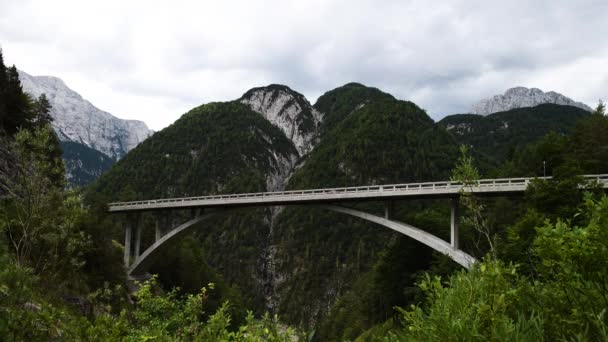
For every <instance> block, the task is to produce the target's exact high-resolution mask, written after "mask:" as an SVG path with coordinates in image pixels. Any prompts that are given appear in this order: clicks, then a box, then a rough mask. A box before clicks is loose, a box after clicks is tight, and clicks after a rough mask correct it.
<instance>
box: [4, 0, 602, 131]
mask: <svg viewBox="0 0 608 342" xmlns="http://www.w3.org/2000/svg"><path fill="white" fill-rule="evenodd" d="M0 46H1V47H2V49H3V51H4V55H5V60H6V62H7V63H10V64H13V63H15V64H17V67H18V68H20V69H23V70H24V71H26V72H28V73H30V74H32V75H51V76H57V77H60V78H62V79H63V80H64V81H65V82H66V83H67V85H68V86H69V87H71V88H72V89H74V90H75V91H77V92H78V93H80V94H81V95H83V97H85V98H86V99H88V100H90V101H91V102H92V103H93V104H94V105H96V106H97V107H99V108H101V109H103V110H106V111H108V112H110V113H112V114H114V115H116V116H118V117H120V118H128V119H140V120H143V121H145V122H146V123H147V124H148V125H149V126H150V127H151V128H152V129H155V130H159V129H161V128H163V127H165V126H167V125H169V124H171V123H172V122H173V121H175V120H176V119H177V118H178V117H179V116H180V115H181V114H183V113H185V112H186V111H188V110H189V109H190V108H192V107H194V106H197V105H200V104H202V103H206V102H210V101H222V100H232V99H235V98H238V97H239V96H241V95H242V94H243V93H244V92H245V91H247V90H248V89H249V88H252V87H255V86H262V85H267V84H270V83H281V84H286V85H288V86H290V87H291V88H292V89H294V90H296V91H299V92H301V93H303V94H304V95H305V96H306V97H307V98H308V99H309V100H310V101H311V102H312V103H314V101H315V100H316V99H317V97H318V96H320V95H322V94H323V93H324V92H325V91H328V90H331V89H333V88H335V87H338V86H341V85H343V84H345V83H348V82H351V81H357V82H361V83H364V84H366V85H370V86H375V87H378V88H380V89H382V90H384V91H386V92H389V93H391V94H393V95H394V96H396V97H397V98H400V99H405V100H411V101H414V102H416V103H417V104H418V105H419V106H421V107H422V108H424V109H426V110H427V111H428V113H429V114H430V115H431V116H432V117H433V118H435V119H439V118H441V117H443V116H445V115H447V114H453V113H459V112H466V111H467V109H468V108H469V107H470V106H471V104H473V103H474V102H476V101H477V100H479V99H481V98H484V97H488V96H491V95H494V94H497V93H502V92H504V90H506V89H507V88H510V87H513V86H520V85H521V86H527V87H538V88H541V89H543V90H544V91H549V90H554V91H557V92H560V93H562V94H564V95H566V96H569V97H571V98H573V99H574V100H577V101H582V102H585V103H587V104H588V105H590V106H592V107H595V105H596V104H597V101H598V99H606V97H607V96H608V1H606V0H597V1H593V0H589V1H583V0H577V1H574V0H564V1H560V0H552V1H540V0H534V1H515V0H502V1H488V0H485V1H466V0H462V1H458V0H451V1H429V0H427V1H406V0H401V1H388V0H386V1H381V0H376V1H358V0H345V1H328V0H323V1H320V0H318V1H317V0H314V1H304V0H300V1H288V0H282V1H254V0H244V1H236V0H234V1H231V0H221V1H220V0H213V1H180V0H173V1H150V0H147V1H131V0H129V1H127V0H121V1H114V0H104V1H63V0H53V1H46V0H31V1H28V0H0Z"/></svg>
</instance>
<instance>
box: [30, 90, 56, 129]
mask: <svg viewBox="0 0 608 342" xmlns="http://www.w3.org/2000/svg"><path fill="white" fill-rule="evenodd" d="M33 110H34V113H33V120H34V122H33V123H34V126H35V127H43V126H46V125H48V124H50V123H51V122H53V117H51V103H50V102H49V99H48V98H47V97H46V94H42V95H40V96H39V97H38V99H37V100H36V101H35V102H34V106H33Z"/></svg>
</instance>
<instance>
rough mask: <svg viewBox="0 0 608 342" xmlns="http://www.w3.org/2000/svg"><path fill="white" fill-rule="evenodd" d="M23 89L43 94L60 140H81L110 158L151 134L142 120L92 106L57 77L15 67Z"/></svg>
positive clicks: (116, 156)
mask: <svg viewBox="0 0 608 342" xmlns="http://www.w3.org/2000/svg"><path fill="white" fill-rule="evenodd" d="M19 78H20V79H21V84H22V85H23V90H24V91H25V92H27V93H29V94H30V95H32V96H34V97H38V96H40V95H41V94H43V93H44V94H46V96H47V98H48V99H49V102H50V104H51V106H52V109H51V115H52V117H53V119H54V122H53V127H54V128H55V131H56V132H57V136H58V137H59V139H60V140H61V141H72V142H77V143H81V144H83V145H85V146H87V147H89V148H92V149H94V150H97V151H99V152H101V153H103V154H105V155H106V156H108V157H110V158H111V159H114V160H118V159H120V158H122V157H123V156H124V155H125V154H126V153H127V152H128V151H129V150H131V149H132V148H134V147H135V146H137V144H139V143H140V142H142V141H143V140H145V139H146V138H147V137H149V136H150V135H152V133H153V131H152V130H150V129H149V128H148V127H147V126H146V124H145V123H143V122H141V121H136V120H122V119H119V118H117V117H115V116H113V115H112V114H110V113H107V112H104V111H102V110H100V109H99V108H97V107H95V106H93V105H92V104H91V103H90V102H89V101H87V100H85V99H83V98H82V96H80V95H79V94H78V93H76V92H75V91H73V90H72V89H70V88H68V87H67V86H66V84H65V83H64V82H63V81H62V80H61V79H59V78H56V77H50V76H31V75H29V74H27V73H25V72H23V71H19Z"/></svg>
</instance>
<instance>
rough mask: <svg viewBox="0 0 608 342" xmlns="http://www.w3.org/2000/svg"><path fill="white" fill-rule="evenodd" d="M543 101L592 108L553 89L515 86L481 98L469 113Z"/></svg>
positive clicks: (485, 113)
mask: <svg viewBox="0 0 608 342" xmlns="http://www.w3.org/2000/svg"><path fill="white" fill-rule="evenodd" d="M543 103H553V104H558V105H567V106H574V107H578V108H581V109H584V110H586V111H589V112H591V111H592V109H591V108H590V107H589V106H587V105H586V104H584V103H581V102H575V101H574V100H572V99H570V98H568V97H566V96H564V95H562V94H559V93H556V92H554V91H549V92H546V93H545V92H543V91H542V90H540V89H538V88H529V89H528V88H525V87H515V88H511V89H508V90H507V91H506V92H505V93H504V94H502V95H494V96H492V97H490V98H487V99H483V100H481V101H479V102H477V103H476V104H474V105H473V106H472V107H471V110H470V111H469V113H472V114H479V115H488V114H492V113H497V112H504V111H507V110H510V109H515V108H523V107H534V106H537V105H539V104H543Z"/></svg>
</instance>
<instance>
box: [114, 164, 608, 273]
mask: <svg viewBox="0 0 608 342" xmlns="http://www.w3.org/2000/svg"><path fill="white" fill-rule="evenodd" d="M583 177H584V179H585V180H587V181H595V182H597V183H598V184H599V185H600V186H602V187H603V188H604V189H608V174H602V175H585V176H583ZM550 178H551V177H541V178H540V179H550ZM533 179H536V178H501V179H483V180H479V181H477V182H475V184H473V185H467V186H465V185H463V184H462V183H459V182H451V181H444V182H427V183H408V184H389V185H372V186H358V187H343V188H326V189H310V190H292V191H278V192H259V193H244V194H226V195H210V196H196V197H183V198H166V199H153V200H143V201H132V202H115V203H110V204H108V211H109V212H110V213H113V214H121V213H122V214H136V215H137V216H138V218H139V216H140V215H139V214H140V213H142V212H153V211H171V210H184V209H186V210H191V211H192V214H191V218H190V219H188V220H187V221H186V222H183V223H182V224H180V225H178V226H177V227H174V228H172V229H169V230H168V231H167V232H166V233H165V234H164V235H163V234H162V232H163V230H162V229H161V228H162V227H161V225H160V222H159V221H158V220H157V221H156V227H155V233H156V234H155V242H154V243H153V244H152V245H151V246H149V247H148V248H147V249H146V250H145V251H143V252H142V253H140V251H141V233H142V229H143V227H142V225H143V224H142V222H143V220H141V219H137V220H135V221H136V222H137V223H136V224H135V236H133V226H134V224H133V222H132V221H129V220H127V224H126V227H125V248H124V262H125V266H126V267H127V270H128V275H129V276H135V275H139V274H142V273H144V272H145V271H147V269H148V268H149V267H150V265H151V264H152V262H153V261H154V257H155V256H156V255H157V254H158V252H159V250H160V249H161V247H162V246H163V245H164V244H165V243H167V242H168V241H172V240H175V239H178V238H179V236H181V235H183V234H184V233H186V232H188V231H189V229H190V228H191V227H193V226H195V225H196V224H197V223H199V222H202V221H204V220H206V219H209V218H211V217H213V216H216V215H220V214H222V213H226V212H229V211H230V210H231V209H237V208H243V207H266V206H286V205H300V206H315V207H319V208H323V209H327V210H331V211H335V212H339V213H342V214H346V215H350V216H354V217H358V218H360V219H363V220H366V221H369V222H373V223H376V224H378V225H380V226H384V227H386V228H389V229H392V230H395V231H397V232H399V233H401V234H404V235H407V236H409V237H411V238H413V239H415V240H417V241H419V242H421V243H423V244H425V245H427V246H429V247H431V248H433V249H434V250H436V251H438V252H441V253H443V254H445V255H447V256H449V257H450V258H452V259H453V260H454V261H455V262H457V263H458V264H460V265H462V266H464V267H467V268H468V267H470V266H471V265H472V264H473V263H474V262H475V261H476V260H475V258H473V257H472V256H471V255H469V254H467V253H466V252H464V251H462V250H461V249H460V247H459V241H458V235H459V234H458V222H459V213H458V212H459V210H458V208H459V205H458V203H459V198H460V196H461V194H462V193H463V192H468V193H473V194H475V195H476V196H485V197H500V196H509V195H518V194H522V193H523V192H524V191H525V190H526V188H527V187H528V185H529V184H530V182H531V181H532V180H533ZM417 199H447V200H449V201H450V203H451V222H450V241H449V242H448V241H444V240H442V239H440V238H438V237H436V236H434V235H432V234H430V233H428V232H425V231H423V230H421V229H418V228H416V227H414V226H412V225H409V224H406V223H403V222H399V221H397V220H395V219H393V218H392V215H391V212H392V208H393V205H394V204H393V203H394V201H396V200H400V201H403V200H417ZM372 201H383V202H384V204H385V205H384V215H383V216H379V215H376V214H372V213H367V212H363V211H360V210H356V209H353V208H349V207H347V206H344V204H347V203H353V202H372ZM133 240H134V241H133ZM132 242H134V245H132ZM132 252H133V254H131V253H132ZM132 257H134V258H135V259H134V260H133V263H130V261H131V258H132Z"/></svg>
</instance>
